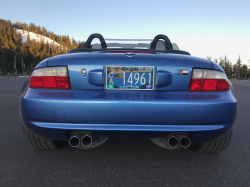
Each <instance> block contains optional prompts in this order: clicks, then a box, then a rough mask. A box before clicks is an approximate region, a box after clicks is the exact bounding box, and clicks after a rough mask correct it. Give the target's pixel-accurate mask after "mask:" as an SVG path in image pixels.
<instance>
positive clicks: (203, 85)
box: [189, 69, 229, 91]
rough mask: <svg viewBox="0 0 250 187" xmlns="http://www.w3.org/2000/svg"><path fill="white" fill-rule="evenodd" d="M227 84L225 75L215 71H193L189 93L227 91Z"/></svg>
mask: <svg viewBox="0 0 250 187" xmlns="http://www.w3.org/2000/svg"><path fill="white" fill-rule="evenodd" d="M228 90H229V82H228V79H227V77H226V75H225V73H223V72H221V71H217V70H205V69H194V70H193V73H192V79H191V80H190V84H189V91H228Z"/></svg>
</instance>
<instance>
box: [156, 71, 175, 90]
mask: <svg viewBox="0 0 250 187" xmlns="http://www.w3.org/2000/svg"><path fill="white" fill-rule="evenodd" d="M171 83H172V73H170V72H168V71H161V70H159V71H157V74H156V86H158V87H163V86H168V85H170V84H171Z"/></svg>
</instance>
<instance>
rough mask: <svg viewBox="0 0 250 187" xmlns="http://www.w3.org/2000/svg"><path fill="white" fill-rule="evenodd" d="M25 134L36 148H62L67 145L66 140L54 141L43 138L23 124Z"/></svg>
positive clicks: (30, 143) (29, 142)
mask: <svg viewBox="0 0 250 187" xmlns="http://www.w3.org/2000/svg"><path fill="white" fill-rule="evenodd" d="M23 135H24V137H25V140H26V142H27V143H28V144H29V145H30V146H31V147H33V148H35V149H60V148H62V147H63V146H64V145H65V142H61V141H54V140H49V139H45V138H41V137H39V136H37V135H35V134H33V133H32V132H30V131H29V130H28V129H26V128H25V127H24V126H23Z"/></svg>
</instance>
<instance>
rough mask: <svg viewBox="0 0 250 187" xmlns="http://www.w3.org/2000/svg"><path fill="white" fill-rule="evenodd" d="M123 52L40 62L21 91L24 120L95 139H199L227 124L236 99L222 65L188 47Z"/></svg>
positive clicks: (44, 129) (40, 128)
mask: <svg viewBox="0 0 250 187" xmlns="http://www.w3.org/2000/svg"><path fill="white" fill-rule="evenodd" d="M126 53H127V51H122V50H121V51H117V52H114V51H113V52H110V51H108V50H106V51H101V52H99V51H98V52H92V53H75V54H66V55H61V56H56V57H51V58H49V59H47V60H45V61H43V62H41V63H40V64H39V65H38V66H37V67H36V69H35V70H34V72H33V74H32V75H31V77H30V81H29V87H27V89H24V91H23V93H22V95H21V100H20V105H21V118H22V121H23V124H24V126H25V127H26V128H27V129H29V130H30V131H31V132H32V133H34V134H36V135H37V136H39V137H43V138H46V139H51V140H59V141H68V140H70V139H71V138H72V137H76V138H79V137H78V135H79V133H80V134H81V133H85V134H87V137H90V138H91V140H94V138H93V137H97V139H98V137H111V136H115V137H135V136H137V137H138V136H140V137H149V138H152V139H153V140H155V139H157V138H159V137H166V136H168V135H170V136H184V137H187V138H189V139H190V141H191V142H192V143H199V142H206V141H212V140H216V139H218V138H220V137H223V136H224V135H226V134H227V133H228V132H230V130H231V129H232V127H233V125H234V122H235V119H236V111H237V104H236V99H235V97H234V95H233V93H232V90H231V89H232V87H231V85H230V82H229V81H228V80H227V78H226V75H225V74H224V72H223V70H222V69H220V68H219V67H218V66H216V65H215V64H214V63H212V62H211V61H209V60H206V59H201V58H196V57H191V56H187V55H178V54H163V53H158V52H152V53H149V52H148V53H140V52H136V51H134V54H133V56H132V57H130V56H128V55H131V54H127V55H126ZM115 71H117V72H115ZM118 74H119V75H118ZM117 76H118V77H117ZM110 79H112V82H110ZM114 82H116V83H117V84H118V82H119V85H116V86H115V85H114ZM136 82H137V84H135V83H136ZM110 83H111V84H110ZM123 83H124V84H123ZM142 83H144V84H142ZM139 84H140V85H139ZM145 84H146V85H147V86H146V85H145ZM110 85H111V87H110ZM124 85H125V86H124ZM128 85H131V86H128ZM143 85H145V86H144V87H143ZM80 138H81V137H80ZM159 141H160V140H159ZM155 143H156V142H155ZM76 145H78V144H76Z"/></svg>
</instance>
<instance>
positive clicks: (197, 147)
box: [190, 130, 233, 153]
mask: <svg viewBox="0 0 250 187" xmlns="http://www.w3.org/2000/svg"><path fill="white" fill-rule="evenodd" d="M232 134H233V130H231V131H230V132H229V133H228V134H227V135H225V136H223V137H222V138H219V139H217V140H213V141H210V142H204V143H192V144H191V146H190V148H191V149H192V150H193V151H196V152H200V153H215V152H220V151H224V150H225V149H226V148H227V146H228V145H229V143H230V140H231V137H232Z"/></svg>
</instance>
